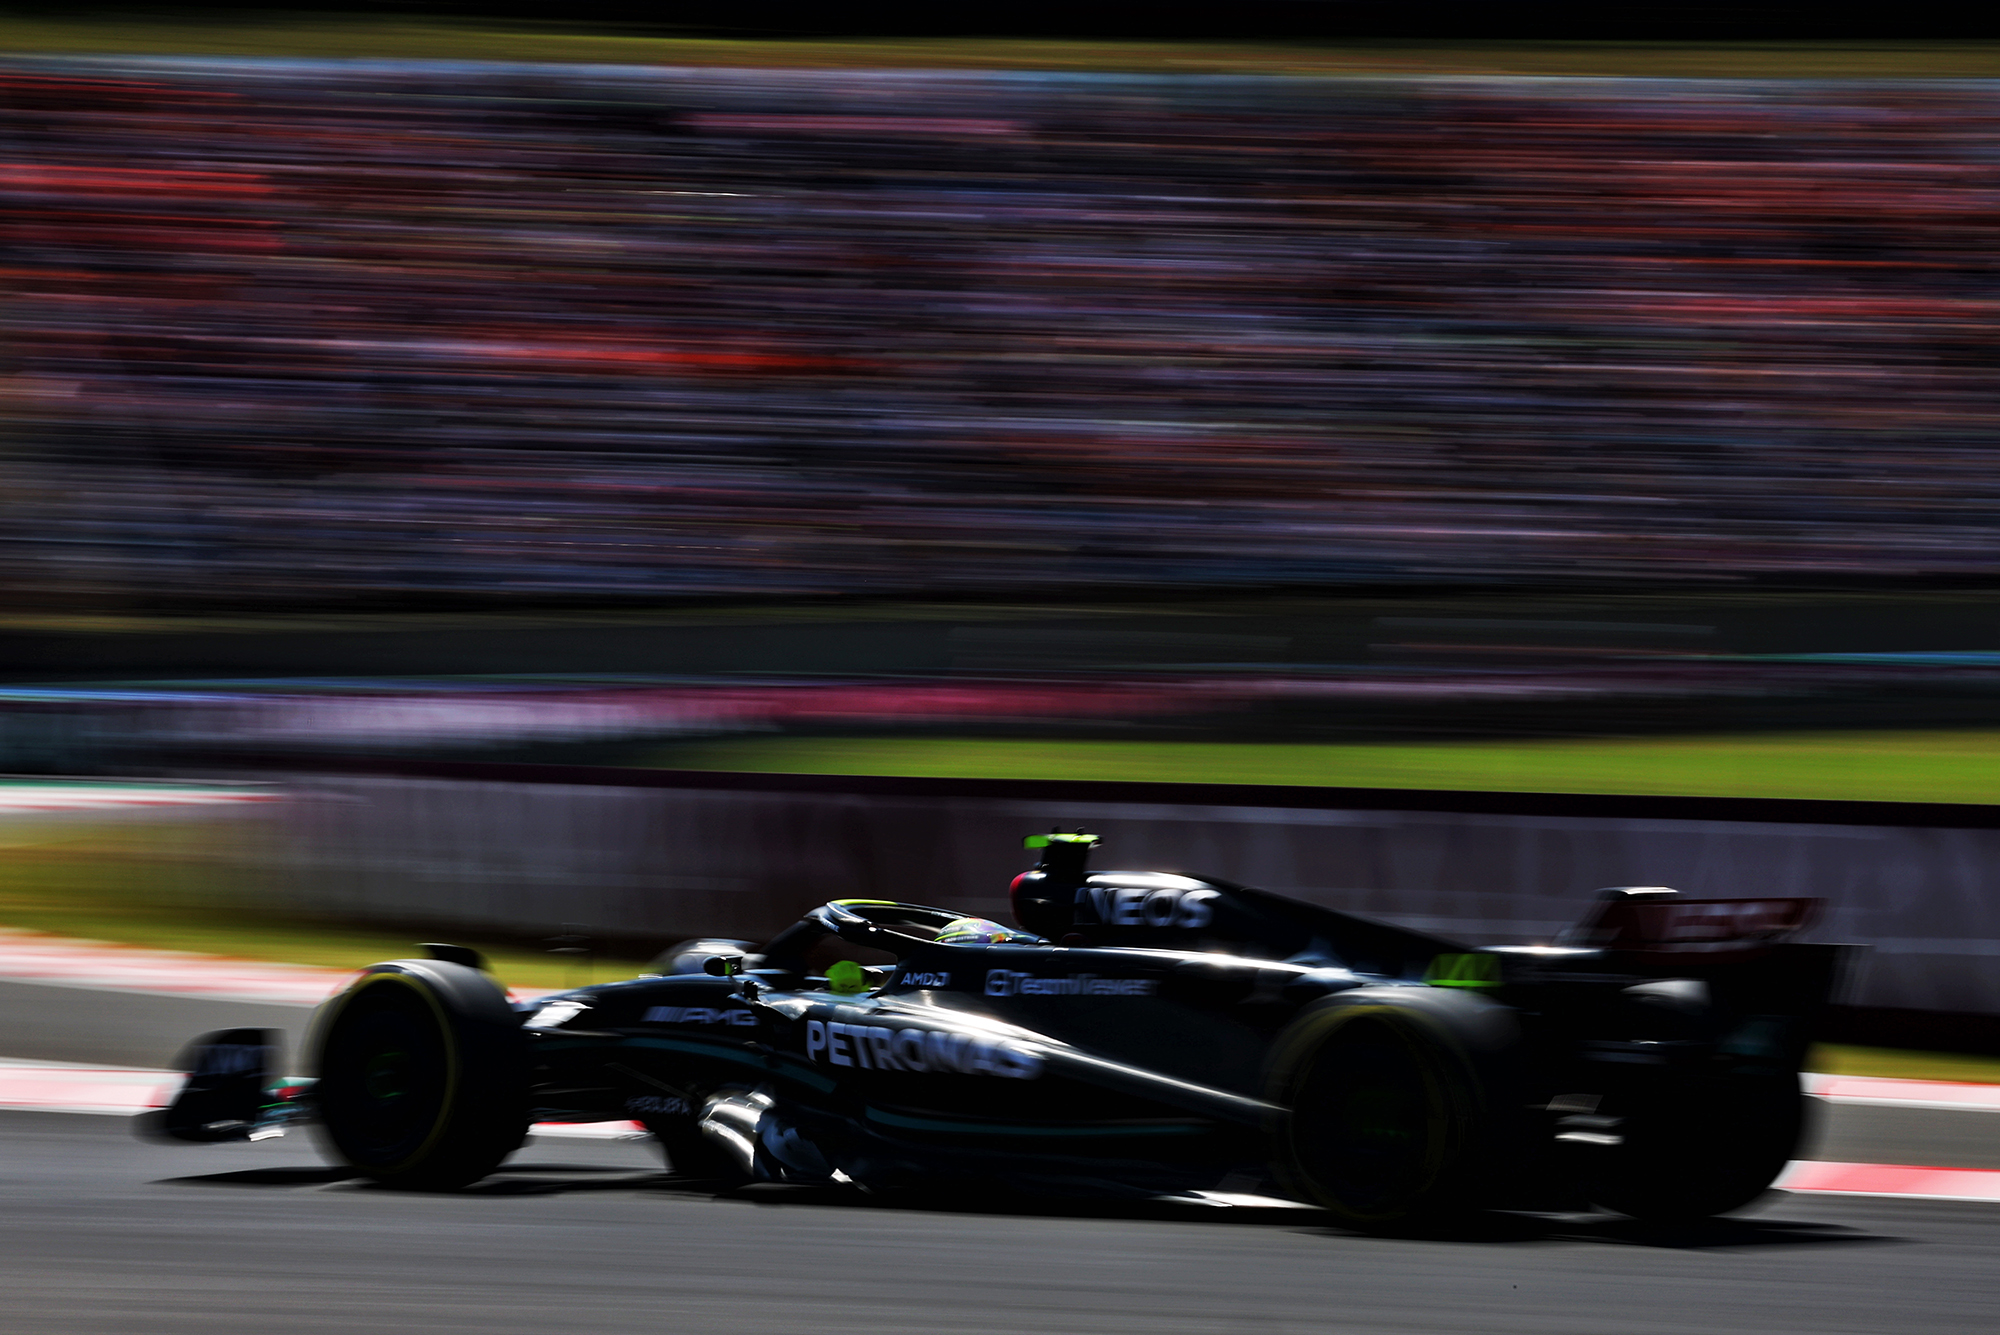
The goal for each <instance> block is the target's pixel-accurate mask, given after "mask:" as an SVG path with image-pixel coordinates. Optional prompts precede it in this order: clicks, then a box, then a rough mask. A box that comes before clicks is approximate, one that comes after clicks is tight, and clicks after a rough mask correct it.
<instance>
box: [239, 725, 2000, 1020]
mask: <svg viewBox="0 0 2000 1335" xmlns="http://www.w3.org/2000/svg"><path fill="white" fill-rule="evenodd" d="M289 777H290V786H291V788H292V790H293V791H294V793H295V795H296V797H297V799H298V800H295V801H292V802H288V803H284V804H282V806H281V807H280V808H277V809H275V814H276V819H277V820H279V821H281V822H282V823H283V831H282V837H281V838H280V839H279V840H277V845H278V847H277V849H276V850H275V852H274V853H273V854H272V856H275V857H276V858H278V859H279V860H280V862H281V864H282V867H281V869H282V872H283V874H282V875H281V876H278V877H275V878H273V880H274V882H275V883H274V885H273V887H272V889H271V892H270V893H272V894H273V895H274V896H276V897H277V899H278V901H279V903H280V904H281V905H282V906H284V907H287V908H290V909H293V910H296V911H301V912H309V913H314V914H326V915H335V916H339V917H343V918H353V919H363V920H369V921H374V922H381V923H396V922H407V923H410V924H413V925H414V924H423V925H424V926H426V927H430V928H436V927H443V926H457V927H461V928H463V929H464V930H466V931H468V932H500V933H507V934H510V935H521V934H528V933H546V934H551V935H552V934H555V933H557V932H559V931H562V930H563V929H564V927H565V925H576V924H582V925H584V926H585V928H586V929H587V930H589V931H592V932H594V933H598V934H601V935H604V936H606V937H614V938H622V939H625V940H628V941H629V940H633V939H642V938H654V939H658V940H661V941H664V940H667V939H671V938H676V937H680V936H693V935H697V934H703V935H726V936H742V937H750V938H757V937H761V936H763V935H765V934H767V933H770V932H772V931H774V930H775V929H777V928H779V927H781V926H783V925H784V924H785V923H787V922H789V921H790V920H791V919H792V918H793V917H795V916H796V915H797V914H798V913H799V912H800V911H801V910H803V909H805V908H807V907H809V906H811V905H813V904H816V903H819V902H822V901H824V900H827V899H833V898H843V897H867V898H885V899H902V900H913V901H917V902H922V903H931V904H937V905H940V906H944V907H948V908H955V909H962V910H964V911H965V912H967V913H976V914H982V915H986V916H994V917H1004V916H1005V915H1006V911H1007V903H1006V889H1007V884H1008V881H1009V879H1010V878H1011V877H1012V875H1013V874H1014V873H1015V872H1016V871H1018V870H1020V869H1022V868H1023V867H1024V866H1026V865H1027V863H1028V862H1029V860H1030V859H1029V857H1028V856H1027V855H1025V854H1024V853H1023V852H1022V851H1021V837H1022V836H1023V835H1024V834H1027V833H1030V832H1034V831H1037V830H1046V829H1048V828H1050V827H1051V826H1052V825H1058V824H1060V825H1062V826H1063V827H1065V828H1069V827H1075V826H1084V827H1087V828H1089V829H1090V830H1092V831H1093V832H1096V833H1099V834H1101V835H1103V836H1104V838H1105V848H1104V850H1103V852H1102V854H1101V855H1100V857H1099V861H1098V865H1099V866H1100V867H1102V868H1112V867H1130V868H1148V869H1162V870H1173V871H1182V872H1189V873H1208V874H1211V875H1215V876H1220V877H1224V878H1228V879H1232V880H1237V881H1241V882H1245V883H1248V884H1253V885H1258V886H1261V887H1264V888H1266V889H1269V890H1274V891H1277V892H1279V893H1281V894H1285V895H1291V896H1295V897H1297V898H1299V899H1303V900H1306V901H1308V902H1311V903H1315V904H1322V905H1326V906H1328V907H1331V908H1339V909H1347V910H1352V911H1355V912H1360V913H1365V914H1370V915H1373V916H1375V917H1379V918H1382V919H1386V920H1389V921H1392V922H1397V923H1402V924H1405V925H1409V926H1413V927H1419V928H1423V929H1426V930H1429V931H1433V932H1437V933H1440V934H1443V935H1446V936H1451V937H1455V938H1459V939H1462V940H1465V941H1468V942H1474V943H1478V942H1484V941H1522V940H1535V939H1544V940H1545V939H1547V938H1548V937H1549V936H1550V935H1551V934H1553V933H1554V932H1556V931H1557V930H1559V929H1560V928H1561V927H1563V926H1564V925H1566V924H1568V923H1569V922H1571V921H1573V920H1574V919H1575V918H1576V917H1577V916H1578V914H1579V913H1580V912H1581V911H1582V909H1583V907H1584V905H1585V903H1586V902H1587V900H1588V898H1589V894H1590V892H1591V891H1592V890H1593V889H1595V888H1597V887H1600V886H1607V885H1671V886H1674V887H1676V888H1677V889H1679V890H1681V891H1683V892H1685V893H1689V894H1692V895H1696V896H1701V897H1714V898H1731V897H1749V896H1760V895H1812V896H1817V897H1820V898H1823V899H1824V900H1826V901H1827V912H1826V914H1825V916H1824V917H1823V918H1822V919H1821V920H1820V922H1819V924H1818V926H1817V927H1816V928H1815V929H1814V930H1813V935H1814V936H1815V937H1816V938H1818V939H1822V940H1835V941H1848V942H1856V943H1860V944H1863V945H1866V946H1868V947H1869V950H1868V952H1867V954H1866V955H1865V957H1864V958H1863V960H1862V961H1861V963H1860V965H1859V966H1858V969H1857V970H1856V972H1855V974H1854V976H1853V977H1852V978H1850V979H1849V980H1848V985H1847V994H1846V999H1847V1000H1848V1001H1850V1002H1852V1003H1854V1004H1856V1005H1859V1006H1866V1007H1893V1008H1904V1009H1914V1010H1924V1011H1937V1012H1953V1013H1960V1014H1975V1015H1986V1016H2000V893H1996V891H2000V811H1995V810H1993V809H1988V808H1983V807H1975V806H1954V805H1946V804H1917V803H1876V802H1866V803H1863V802H1808V801H1733V800H1723V799H1702V798H1638V797H1579V796H1564V795H1548V794H1506V793H1452V792H1415V791H1386V790H1371V789H1333V790H1329V789H1312V788H1294V787H1274V786H1247V785H1202V784H1133V783H1085V782H1054V783H1040V782H1031V781H992V780H956V781H954V780H934V779H898V778H852V777H834V776H809V775H754V774H711V773H696V772H688V771H677V772H675V771H634V770H613V769H591V768H584V767H567V766H566V767H544V766H510V765H466V764H448V763H425V762H410V763H406V764H402V765H390V764H384V763H380V762H375V763H371V764H368V765H366V766H363V765H357V766H355V767H354V768H352V769H350V770H349V771H347V772H342V771H340V770H339V769H337V768H335V767H332V766H328V767H326V768H324V769H318V768H316V770H315V772H312V773H298V774H293V775H291V776H289Z"/></svg>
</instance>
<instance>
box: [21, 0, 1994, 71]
mask: <svg viewBox="0 0 2000 1335" xmlns="http://www.w3.org/2000/svg"><path fill="white" fill-rule="evenodd" d="M5 54H12V55H18V56H54V55H121V54H122V55H147V56H162V55H213V56H263V57H287V58H306V59H314V58H317V59H371V58H372V59H394V60H499V61H536V62H566V63H589V64H598V63H602V64H631V65H733V66H746V67H747V66H756V67H764V68H857V69H863V68H865V69H998V70H1006V69H1021V70H1058V71H1072V72H1078V71H1093V70H1105V71H1137V72H1150V73H1161V74H1175V73H1182V74H1204V73H1206V74H1222V73H1236V74H1258V73H1266V74H1290V75H1355V76H1380V75H1526V76H1542V77H1548V76H1648V77H1683V78H1934V77H1951V78H1984V77H1992V76H1995V75H2000V42H1991V41H1900V42H1893V43H1884V42H1880V41H1782V40H1770V41H1707V42H1704V41H1646V42H1640V41H1449V40H1446V41H1414V40H1392V39H1353V40H1341V39H1313V40H1297V41H1283V42H1278V41H1243V40H1199V41H1195V40H1179V41H1169V40H1157V39H1155V40H1144V39H1141V40H1128V39H1110V38H1028V37H817V38H796V37H748V38H746V37H723V36H701V35H674V34H670V33H657V32H647V31H644V30H637V31H634V30H630V29H627V30H622V31H621V30H619V29H618V28H617V27H616V26H614V25H604V24H596V25H592V24H587V23H584V24H572V23H559V22H531V21H526V20H516V19H476V18H470V17H466V18H452V17H448V16H447V17H433V18H413V17H398V16H390V15H379V16H377V15H339V14H321V15H313V14H258V13H240V14H231V15H228V16H226V17H223V16H216V17H210V18H206V19H202V18H197V19H193V20H189V19H184V18H178V17H169V16H147V15H143V14H142V15H125V16H113V15H105V16H102V17H94V16H85V17H72V16H64V15H52V14H14V15H5V14H0V55H5Z"/></svg>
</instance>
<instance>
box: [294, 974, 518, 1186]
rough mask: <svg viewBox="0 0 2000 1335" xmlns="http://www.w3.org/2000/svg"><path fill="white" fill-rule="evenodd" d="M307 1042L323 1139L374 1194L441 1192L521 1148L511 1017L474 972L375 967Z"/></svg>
mask: <svg viewBox="0 0 2000 1335" xmlns="http://www.w3.org/2000/svg"><path fill="white" fill-rule="evenodd" d="M314 1042H315V1046H316V1049H317V1063H316V1064H317V1067H318V1071H319V1083H318V1085H317V1086H316V1088H315V1094H316V1097H317V1099H318V1103H319V1113H320V1124H321V1128H322V1130H323V1131H324V1133H325V1138H326V1139H327V1140H328V1141H329V1142H330V1143H331V1145H332V1148H333V1150H334V1152H335V1154H336V1155H338V1156H339V1158H340V1159H342V1160H343V1161H345V1162H346V1163H347V1164H349V1165H351V1166H352V1167H354V1168H355V1169H357V1170H359V1171H360V1172H361V1173H363V1174H365V1175H367V1176H368V1177H372V1178H374V1179H375V1180H376V1181H377V1182H380V1183H382V1184H384V1185H385V1186H392V1187H405V1188H411V1189H416V1190H432V1191H444V1190H451V1189H454V1188H457V1187H462V1186H465V1185H467V1184H468V1183H471V1182H475V1181H477V1180H478V1179H480V1178H482V1177H485V1176H486V1175H487V1174H488V1173H490V1172H492V1171H493V1170H494V1169H495V1168H497V1167H499V1165H500V1163H501V1161H502V1160H504V1159H505V1158H506V1157H507V1156H508V1155H509V1154H511V1153H512V1152H513V1151H514V1150H515V1149H517V1148H519V1146H520V1144H521V1141H522V1139H523V1137H524V1135H525V1133H526V1130H527V1099H526V1072H527V1066H526V1060H525V1052H524V1049H523V1039H522V1035H521V1025H520V1017H519V1016H518V1015H517V1014H516V1013H515V1012H514V1010H513V1009H512V1007H510V1006H509V1005H508V1004H507V999H506V996H505V994H503V993H502V992H501V991H500V989H499V987H498V986H497V985H496V984H495V983H494V982H493V981H492V980H491V979H490V978H488V977H486V976H485V975H484V974H482V973H480V972H479V971H478V970H477V969H473V968H469V967H467V966H465V965H461V964H452V963H447V962H444V961H440V960H397V961H393V962H390V963H386V964H377V965H373V966H371V967H370V968H369V969H368V970H367V971H366V972H364V973H363V974H362V975H361V977H359V978H358V979H356V980H355V981H354V983H353V984H352V985H350V986H349V987H348V988H347V990H346V991H345V992H342V993H341V994H340V995H339V996H337V997H335V998H334V999H333V1000H332V1001H330V1002H328V1003H327V1009H326V1011H325V1012H324V1013H323V1014H322V1016H321V1017H320V1020H319V1022H318V1024H317V1026H316V1029H315V1034H314Z"/></svg>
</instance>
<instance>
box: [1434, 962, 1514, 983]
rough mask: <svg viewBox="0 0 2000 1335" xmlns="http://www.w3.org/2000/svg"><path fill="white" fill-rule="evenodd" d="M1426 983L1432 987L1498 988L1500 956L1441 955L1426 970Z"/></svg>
mask: <svg viewBox="0 0 2000 1335" xmlns="http://www.w3.org/2000/svg"><path fill="white" fill-rule="evenodd" d="M1424 981H1425V982H1426V983H1428V984H1430V985H1431V986H1432V987H1498V986H1500V984H1501V983H1502V982H1503V981H1504V980H1503V979H1502V978H1501V977H1500V957H1499V956H1498V955H1439V956H1438V957H1437V958H1436V959H1434V960H1432V961H1431V965H1430V967H1429V968H1428V969H1425V970H1424Z"/></svg>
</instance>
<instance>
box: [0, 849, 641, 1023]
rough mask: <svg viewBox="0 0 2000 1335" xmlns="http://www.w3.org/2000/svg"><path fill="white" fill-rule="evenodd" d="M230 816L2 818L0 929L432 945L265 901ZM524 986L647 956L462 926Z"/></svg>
mask: <svg viewBox="0 0 2000 1335" xmlns="http://www.w3.org/2000/svg"><path fill="white" fill-rule="evenodd" d="M237 837H239V836H238V835H236V834H235V833H233V831H232V829H231V826H230V823H229V822H226V821H223V822H216V823H213V824H211V823H210V822H206V821H194V820H191V821H167V820H157V819H156V820H146V821H134V822H104V823H101V824H100V823H94V822H93V823H88V824H75V823H66V822H47V823H36V822H32V821H27V820H22V821H12V820H10V821H7V822H5V823H0V928H15V929H22V928H25V929H27V930H30V931H37V932H49V933H53V934H55V935H57V936H68V937H81V938H84V939H87V940H93V941H114V942H117V943H119V944H121V945H131V946H146V947H150V948H152V949H157V950H188V951H195V952H197V953H200V954H205V955H233V956H237V957H239V958H243V959H257V960H275V961H279V962H282V963H286V964H316V965H321V966H324V967H328V968H335V969H359V968H361V967H363V966H364V965H368V964H372V963H374V962H376V961H378V960H386V959H407V958H409V957H411V956H413V955H420V954H422V952H421V951H419V950H418V949H417V941H416V939H415V938H416V933H415V932H413V931H409V930H405V931H394V930H389V929H376V928H370V927H366V926H356V925H350V924H343V923H331V922H322V921H318V920H313V919H302V918H294V917H289V916H286V915H283V914H275V913H271V912H269V911H268V910H260V909H259V908H258V907H257V905H258V903H259V901H260V898H261V896H260V893H259V892H260V890H261V889H262V887H263V886H265V885H266V884H268V879H269V877H270V875H272V873H270V872H266V871H262V870H260V869H259V867H260V862H259V859H258V858H257V857H256V855H255V853H254V851H252V850H246V849H242V848H232V847H231V846H230V844H229V842H228V841H230V840H231V839H234V838H237ZM445 939H447V940H451V941H453V942H454V943H455V944H458V945H468V946H474V947H477V948H478V949H479V950H480V951H481V952H482V953H484V954H485V956H486V958H487V961H488V963H489V964H491V965H492V967H493V971H494V973H495V974H497V975H498V976H499V977H500V979H501V980H502V981H503V982H505V983H507V984H509V985H510V986H516V987H528V988H535V987H545V988H556V987H573V986H579V985H581V984H584V983H589V982H608V981H610V980H612V979H615V978H630V977H632V976H633V974H635V973H636V972H637V971H638V969H639V966H640V964H641V963H642V961H639V960H631V959H618V958H607V957H597V958H594V959H591V960H588V961H586V960H584V959H583V958H581V957H575V956H560V955H553V954H549V953H547V952H545V951H538V950H535V949H533V948H532V947H530V946H525V945H523V944H522V943H520V942H518V941H515V942H509V941H488V940H482V939H479V938H477V937H468V936H466V935H465V934H464V933H462V932H460V933H457V934H455V935H450V936H447V937H446V938H445Z"/></svg>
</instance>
